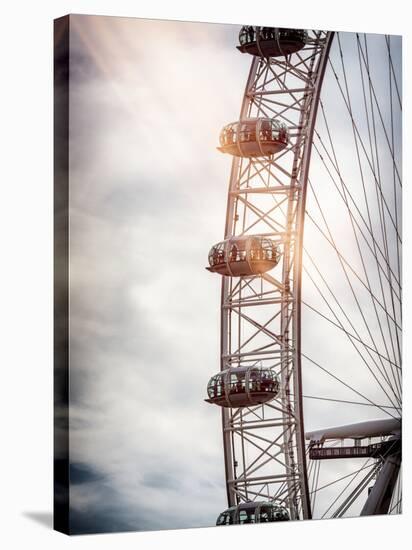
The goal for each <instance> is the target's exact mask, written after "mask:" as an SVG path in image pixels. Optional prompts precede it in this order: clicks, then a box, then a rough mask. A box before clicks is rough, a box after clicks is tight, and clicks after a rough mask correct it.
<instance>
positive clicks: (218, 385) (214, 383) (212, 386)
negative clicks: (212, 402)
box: [207, 373, 224, 399]
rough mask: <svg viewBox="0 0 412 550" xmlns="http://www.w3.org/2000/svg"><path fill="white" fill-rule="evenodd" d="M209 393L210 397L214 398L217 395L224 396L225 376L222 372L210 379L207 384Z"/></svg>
mask: <svg viewBox="0 0 412 550" xmlns="http://www.w3.org/2000/svg"><path fill="white" fill-rule="evenodd" d="M207 393H208V395H209V397H210V399H214V398H216V397H222V396H223V394H224V388H223V376H222V374H221V373H219V374H217V375H216V376H213V378H211V380H210V381H209V384H208V386H207Z"/></svg>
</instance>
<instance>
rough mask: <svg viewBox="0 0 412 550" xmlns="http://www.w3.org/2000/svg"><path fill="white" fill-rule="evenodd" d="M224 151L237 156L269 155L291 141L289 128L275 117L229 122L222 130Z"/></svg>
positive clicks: (220, 148) (220, 138)
mask: <svg viewBox="0 0 412 550" xmlns="http://www.w3.org/2000/svg"><path fill="white" fill-rule="evenodd" d="M219 141H220V147H218V150H219V151H221V152H222V153H229V154H230V155H234V156H235V157H247V158H250V157H267V156H270V155H274V154H276V153H279V152H280V151H282V149H284V148H285V147H286V146H287V144H288V143H289V133H288V128H287V126H286V125H285V124H283V123H282V122H279V121H278V120H276V119H274V118H262V117H261V118H246V119H243V120H239V121H237V122H231V123H230V124H227V125H226V126H225V127H224V128H223V130H222V131H221V132H220V137H219Z"/></svg>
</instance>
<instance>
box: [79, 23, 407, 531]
mask: <svg viewBox="0 0 412 550" xmlns="http://www.w3.org/2000/svg"><path fill="white" fill-rule="evenodd" d="M238 32H239V27H238V26H236V25H212V24H202V23H187V22H185V23H179V22H167V21H150V20H140V19H129V18H111V17H96V16H71V37H70V40H71V42H70V48H71V49H70V56H71V57H70V63H71V64H70V71H71V83H70V192H71V194H70V215H71V219H70V260H71V264H70V314H71V316H70V360H71V371H70V453H71V456H70V461H71V483H72V485H71V489H70V499H71V501H70V502H71V524H72V530H73V531H74V532H77V533H87V532H101V531H121V530H148V529H170V528H181V527H202V526H210V525H214V523H215V521H216V517H217V515H218V514H219V513H220V512H221V511H222V510H224V509H225V507H226V494H225V483H224V467H223V449H222V435H221V425H220V410H218V407H214V406H211V405H209V404H207V403H205V402H204V398H205V397H206V385H207V381H208V379H209V378H210V376H212V375H213V374H214V373H215V372H217V370H218V369H219V355H218V354H219V331H220V327H219V322H220V311H219V306H220V278H219V277H218V276H216V275H212V274H210V273H209V272H208V271H206V270H205V269H204V268H205V267H206V265H207V254H208V251H209V249H210V247H211V245H212V244H214V243H215V242H218V241H219V240H221V239H222V236H223V230H224V221H225V210H226V200H227V186H228V179H229V174H230V158H229V157H228V156H226V155H222V154H220V153H219V152H218V151H217V150H216V146H217V145H218V136H219V131H220V129H221V127H222V126H224V125H225V124H226V123H228V122H231V121H234V120H236V119H237V117H238V114H239V110H240V104H241V100H242V94H243V90H244V87H245V83H246V79H247V75H248V71H249V66H250V60H251V59H250V57H249V56H247V55H241V54H240V53H239V52H238V51H237V50H236V49H235V45H236V44H237V35H238ZM342 40H345V37H343V38H342ZM371 40H372V42H373V38H372V39H371ZM394 40H395V39H394ZM397 46H398V49H397V50H396V51H397V53H398V54H399V41H398V42H397ZM333 55H337V52H335V53H333ZM373 55H379V49H378V46H376V48H375V47H373V46H371V56H373ZM336 59H338V57H336ZM348 59H349V65H350V64H351V63H352V65H353V64H354V63H355V61H354V60H355V56H354V54H349V58H348ZM349 69H352V67H349ZM377 79H378V80H379V79H382V81H383V79H384V76H383V74H382V75H380V74H379V75H377ZM333 85H335V86H336V83H335V82H333V81H332V80H331V81H330V82H329V81H328V80H327V79H326V80H325V108H327V109H329V112H330V114H331V119H330V121H331V122H330V123H331V125H334V126H335V133H334V135H335V136H336V147H337V148H339V147H341V148H343V150H344V151H346V153H344V155H346V157H347V159H350V162H346V163H344V164H345V166H349V168H348V169H347V173H346V175H345V177H347V178H348V180H350V179H355V178H356V177H357V175H356V174H355V172H356V170H355V168H353V169H351V168H350V166H352V165H353V152H350V153H349V152H348V151H347V149H345V148H346V147H347V146H346V145H345V143H346V141H347V138H348V132H350V131H351V128H348V127H347V126H345V125H344V123H343V122H342V117H341V116H340V111H339V110H338V109H336V107H335V102H336V90H334V89H333ZM360 99H361V98H360ZM360 99H359V100H360ZM395 130H399V121H397V122H396V124H395ZM398 133H399V132H398ZM382 139H383V138H382ZM386 162H387V161H386ZM312 164H313V167H312V169H311V178H312V179H313V181H314V182H316V184H317V185H319V187H318V191H319V193H321V194H322V196H323V197H325V196H326V197H329V193H328V191H327V188H326V185H328V182H327V181H326V179H325V176H324V173H322V170H323V167H322V166H321V164H320V163H319V161H318V162H317V163H315V162H313V163H312ZM384 165H385V162H383V163H382V170H384V169H385V168H384ZM329 184H330V182H329ZM388 200H389V199H388ZM324 201H326V203H325V202H324V206H325V207H326V208H329V209H335V208H336V209H337V210H338V211H339V206H337V205H335V204H334V202H333V201H334V199H333V198H332V199H329V198H326V199H324ZM335 224H336V231H337V232H338V233H339V234H340V235H341V236H342V235H344V234H345V232H346V229H347V221H344V220H343V219H342V220H339V219H338V217H336V219H335ZM306 231H307V233H306V235H305V239H306V242H312V246H313V247H314V248H315V249H317V250H318V253H319V255H320V257H321V258H322V257H323V258H326V257H327V258H328V265H329V267H330V277H331V280H332V282H333V284H334V285H335V287H336V288H338V289H339V288H341V292H342V293H343V294H344V295H346V294H347V290H346V287H344V285H343V284H342V285H341V278H340V276H338V275H337V273H338V269H339V266H338V267H336V265H335V264H333V262H332V260H331V261H330V263H329V258H330V251H328V250H327V247H326V248H325V245H324V243H323V244H322V243H321V241H320V240H319V241H316V242H315V240H316V239H318V238H319V237H318V236H316V232H313V230H312V229H310V227H309V225H308V224H307V229H306ZM344 240H345V239H344ZM351 250H352V248H351V247H350V246H348V250H347V251H346V252H347V254H349V255H350V254H351ZM322 254H323V255H324V256H322ZM354 261H355V260H354ZM304 291H305V296H306V298H307V301H308V302H311V300H312V303H313V302H314V300H315V299H318V298H316V297H315V293H314V291H313V288H312V287H311V286H310V284H309V283H304ZM365 307H370V306H369V305H368V306H365ZM349 308H350V309H354V306H353V305H351V306H349ZM322 311H325V309H323V310H322ZM305 315H306V317H304V327H305V331H304V334H305V336H304V338H305V342H306V346H307V348H305V349H307V350H308V351H307V353H308V354H309V355H310V356H311V357H312V356H314V357H316V359H317V360H319V361H320V362H322V361H324V362H326V363H328V361H329V358H330V356H331V355H332V356H333V357H334V358H336V364H335V367H336V369H338V370H340V371H342V370H343V371H344V372H346V373H347V374H348V376H349V377H350V378H353V376H356V377H357V379H358V380H359V385H358V387H359V390H360V391H366V389H368V391H369V393H368V395H369V396H371V397H373V398H374V399H377V400H378V399H382V396H381V395H380V394H379V391H378V389H375V388H373V387H371V382H370V377H368V375H367V374H366V375H365V374H364V373H361V374H359V372H358V371H356V372H355V371H353V372H352V370H351V369H355V367H356V365H355V360H354V358H353V353H352V352H351V351H350V350H348V345H347V343H346V342H344V341H343V340H342V339H339V338H338V339H336V337H335V335H333V336H332V333H331V335H330V337H329V333H328V332H327V331H328V328H326V327H324V326H322V328H320V325H319V324H318V318H316V319H317V320H316V322H311V320H313V319H312V318H311V317H310V313H305ZM320 332H321V333H322V339H321V344H320V339H319V334H320ZM320 348H322V349H320ZM356 368H357V367H356ZM304 382H305V384H306V385H305V388H307V393H308V394H309V393H311V394H312V395H313V394H316V395H327V396H330V395H331V394H333V396H335V397H338V398H341V399H344V398H348V393H347V390H346V389H345V388H344V389H343V390H342V388H340V387H339V386H338V387H336V388H335V387H333V388H332V389H331V381H330V379H329V378H327V377H325V376H324V375H323V374H322V373H320V372H319V371H318V370H316V368H315V367H313V366H310V365H309V364H308V366H307V368H306V370H305V372H304ZM349 395H350V394H349ZM349 398H350V397H349ZM351 398H353V395H352V396H351ZM365 409H366V410H365ZM372 409H373V410H372V411H369V410H368V407H354V406H349V407H346V408H345V407H335V408H334V409H333V414H332V415H330V420H333V423H337V424H339V423H341V422H351V421H356V420H362V419H365V418H370V417H372V418H374V417H376V410H375V409H374V408H372ZM328 410H329V409H328ZM368 415H369V416H368ZM324 418H325V404H324V403H322V402H320V401H319V402H314V401H311V402H309V400H308V402H307V404H305V422H306V428H307V429H316V428H318V427H321V426H322V425H323V423H324ZM342 468H343V469H344V470H345V469H348V468H349V466H347V465H346V464H344V465H342ZM345 471H346V470H345ZM328 475H333V473H330V474H328Z"/></svg>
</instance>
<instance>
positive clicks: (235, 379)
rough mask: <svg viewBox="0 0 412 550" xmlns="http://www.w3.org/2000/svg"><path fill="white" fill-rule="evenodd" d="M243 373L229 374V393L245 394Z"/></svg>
mask: <svg viewBox="0 0 412 550" xmlns="http://www.w3.org/2000/svg"><path fill="white" fill-rule="evenodd" d="M245 391H246V387H245V372H239V373H233V372H232V373H231V374H230V382H229V393H245Z"/></svg>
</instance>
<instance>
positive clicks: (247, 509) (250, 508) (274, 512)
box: [216, 501, 290, 526]
mask: <svg viewBox="0 0 412 550" xmlns="http://www.w3.org/2000/svg"><path fill="white" fill-rule="evenodd" d="M289 519H290V518H289V512H288V511H287V509H286V508H285V507H284V506H281V505H280V504H276V502H264V501H263V502H243V503H242V504H238V506H232V507H231V508H228V509H227V510H225V511H224V512H222V513H221V514H220V515H219V517H218V518H217V521H216V525H218V526H219V525H244V524H245V523H269V522H273V521H288V520H289Z"/></svg>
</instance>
